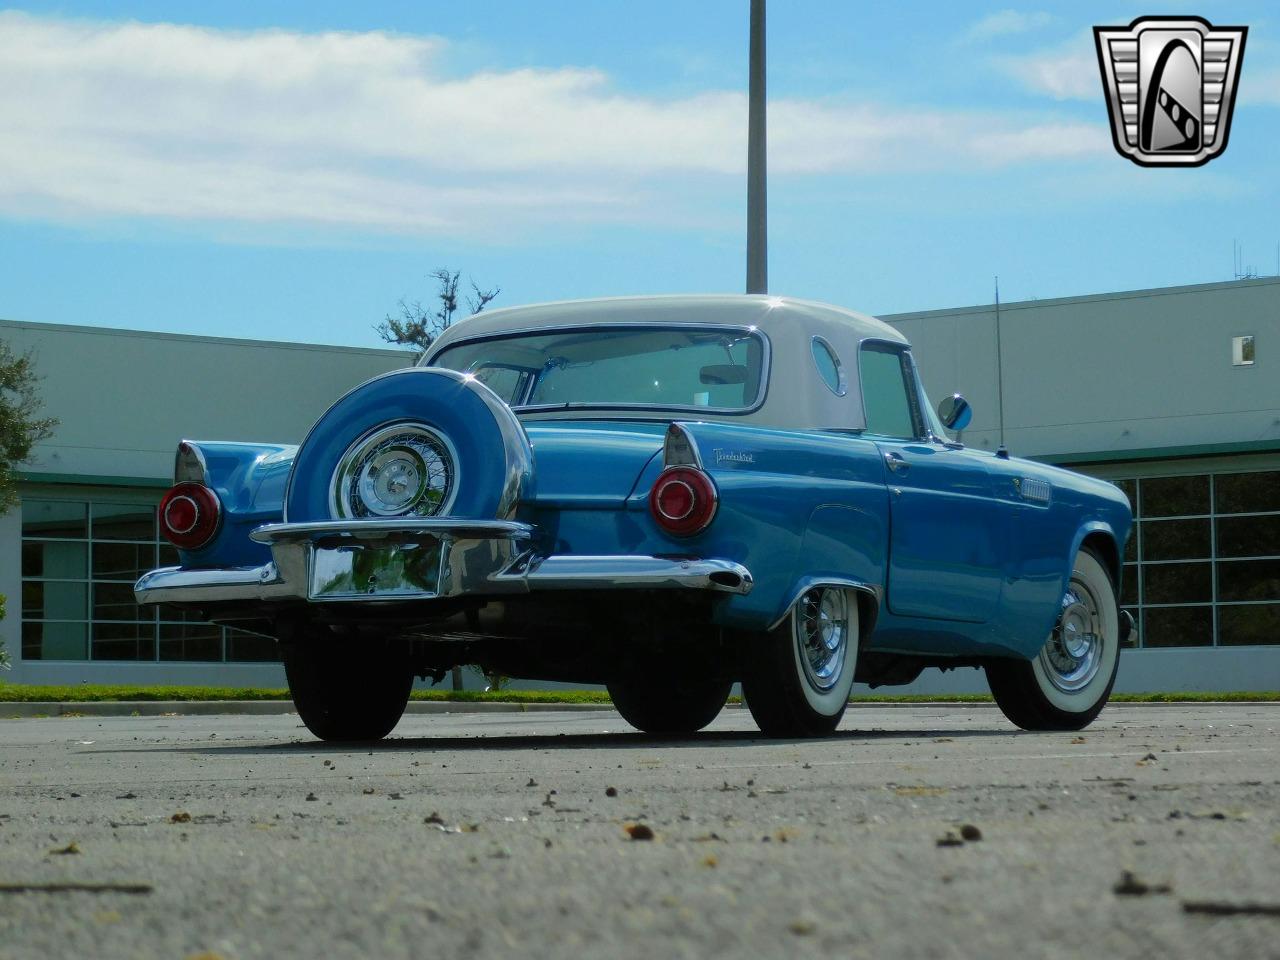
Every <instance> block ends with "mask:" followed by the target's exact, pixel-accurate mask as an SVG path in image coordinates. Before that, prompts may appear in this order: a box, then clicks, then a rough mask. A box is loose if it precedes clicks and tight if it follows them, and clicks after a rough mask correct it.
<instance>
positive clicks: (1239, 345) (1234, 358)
mask: <svg viewBox="0 0 1280 960" xmlns="http://www.w3.org/2000/svg"><path fill="white" fill-rule="evenodd" d="M1231 362H1232V363H1233V364H1235V365H1236V366H1237V367H1249V366H1252V365H1253V337H1232V338H1231Z"/></svg>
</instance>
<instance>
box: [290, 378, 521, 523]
mask: <svg viewBox="0 0 1280 960" xmlns="http://www.w3.org/2000/svg"><path fill="white" fill-rule="evenodd" d="M393 424H404V425H405V426H407V427H410V428H412V427H414V426H422V427H426V428H428V429H429V430H433V431H435V432H436V433H437V434H439V435H440V436H442V437H443V438H444V439H445V440H446V441H447V446H448V447H451V448H452V450H451V451H450V453H451V454H453V455H456V459H457V462H456V464H454V488H455V489H454V491H453V493H452V505H451V506H448V507H447V511H448V512H447V514H446V513H445V512H443V510H442V512H441V513H440V514H438V515H439V516H446V515H447V516H451V517H458V518H461V519H466V520H495V519H496V520H510V519H512V518H513V517H514V516H515V512H516V507H517V505H518V504H519V502H520V501H521V500H525V499H528V498H529V497H531V496H532V492H533V451H532V449H531V448H530V446H529V438H528V437H527V436H526V435H525V432H524V428H523V427H522V426H521V424H520V421H519V420H517V419H516V415H515V414H514V413H512V412H511V408H510V407H509V406H507V405H506V404H505V403H504V402H503V401H502V399H501V398H500V397H499V396H498V395H497V394H496V393H494V392H493V391H492V390H490V389H489V388H488V387H486V386H485V385H484V384H482V383H480V382H479V381H478V380H476V379H475V378H474V377H471V376H467V375H465V374H461V373H458V372H457V371H456V370H446V369H443V368H440V367H409V368H407V369H404V370H395V371H392V372H391V373H386V374H382V375H381V376H378V377H374V378H373V379H372V380H369V381H366V382H365V383H362V384H361V385H360V386H358V387H356V388H355V389H354V390H352V391H350V392H349V393H347V394H346V395H345V396H344V397H342V399H340V400H338V402H337V403H335V404H334V405H333V406H331V407H330V408H329V409H328V410H327V411H326V412H325V414H324V415H323V416H322V417H321V418H320V419H319V420H317V421H316V424H315V426H313V427H312V428H311V432H310V433H308V434H307V437H306V439H305V440H303V441H302V446H300V447H299V448H298V453H297V456H296V457H295V458H294V461H293V473H292V474H291V475H290V478H289V488H288V491H287V492H286V494H285V509H284V519H285V520H286V521H287V522H289V523H306V522H310V521H316V520H332V519H337V518H338V517H339V516H340V514H339V512H338V510H337V508H336V507H335V505H334V496H333V484H334V476H335V471H337V470H338V468H339V465H340V464H342V462H343V460H344V458H346V457H347V454H348V452H349V451H351V450H352V449H353V445H355V444H356V443H358V442H359V441H360V440H361V438H364V437H368V436H370V435H371V434H373V433H376V432H379V431H380V428H382V427H387V426H390V425H393ZM384 516H385V518H386V519H393V518H394V516H393V515H384ZM357 522H358V521H357Z"/></svg>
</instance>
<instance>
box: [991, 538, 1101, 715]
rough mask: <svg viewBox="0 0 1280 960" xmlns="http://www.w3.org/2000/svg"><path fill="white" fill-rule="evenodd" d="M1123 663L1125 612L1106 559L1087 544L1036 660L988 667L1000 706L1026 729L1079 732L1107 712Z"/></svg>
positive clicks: (1081, 551) (1072, 571)
mask: <svg viewBox="0 0 1280 960" xmlns="http://www.w3.org/2000/svg"><path fill="white" fill-rule="evenodd" d="M1119 665H1120V609H1119V605H1118V603H1117V600H1116V587H1115V582H1114V581H1113V580H1112V577H1111V574H1110V572H1109V571H1108V570H1107V567H1106V565H1105V564H1104V563H1103V562H1102V560H1101V558H1100V557H1099V556H1098V555H1097V554H1096V553H1094V552H1093V551H1092V550H1091V549H1090V548H1088V547H1083V548H1081V550H1080V552H1079V553H1078V554H1076V559H1075V563H1074V564H1072V569H1071V579H1070V582H1069V583H1068V584H1067V590H1066V593H1065V594H1064V595H1063V598H1062V610H1061V614H1060V617H1059V620H1058V623H1057V625H1056V626H1055V627H1054V629H1053V632H1052V633H1050V635H1049V637H1048V639H1046V640H1045V643H1044V646H1043V647H1041V649H1040V652H1039V653H1037V654H1036V656H1035V657H1034V658H1033V659H1031V660H1029V661H1022V660H1002V661H992V662H991V663H988V664H987V680H988V682H989V683H990V685H991V693H992V695H993V696H994V697H995V700H996V703H997V704H998V705H999V707H1000V709H1001V710H1002V711H1003V712H1004V715H1005V716H1006V717H1008V718H1009V719H1010V720H1011V721H1012V722H1013V723H1015V724H1017V725H1018V726H1020V727H1022V728H1023V729H1024V730H1080V729H1082V728H1084V727H1086V726H1088V725H1089V724H1090V723H1092V722H1093V720H1094V718H1095V717H1097V716H1098V714H1099V713H1101V712H1102V708H1103V707H1104V706H1106V703H1107V699H1108V698H1109V697H1110V696H1111V688H1112V686H1113V685H1114V684H1115V680H1116V672H1117V670H1118V669H1119Z"/></svg>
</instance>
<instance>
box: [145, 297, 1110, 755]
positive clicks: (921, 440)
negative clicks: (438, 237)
mask: <svg viewBox="0 0 1280 960" xmlns="http://www.w3.org/2000/svg"><path fill="white" fill-rule="evenodd" d="M969 415H970V413H969V408H968V405H967V404H966V403H965V401H964V400H963V399H962V398H960V397H959V396H954V397H948V398H946V399H944V400H943V401H942V403H941V404H940V405H939V408H938V410H937V412H936V413H935V412H934V410H933V408H932V407H931V406H930V404H929V402H928V400H927V399H926V397H925V393H924V390H923V388H922V386H921V384H920V382H919V378H918V376H917V373H916V367H915V364H914V362H913V360H912V356H911V350H910V347H909V345H908V344H907V343H906V341H905V340H904V339H903V337H902V336H901V335H900V334H898V333H897V331H895V330H894V329H893V328H892V327H889V326H887V325H885V324H883V323H881V322H879V321H878V320H875V319H872V318H871V317H867V316H864V315H861V314H857V313H852V312H849V311H847V310H842V309H838V308H836V307H831V306H826V305H822V304H817V303H809V302H805V301H800V300H791V299H783V298H775V297H763V296H678V297H645V298H635V299H617V300H596V301H580V302H572V303H552V304H545V305H539V306H530V307H518V308H514V309H507V310H496V311H493V312H490V313H484V314H481V315H478V316H475V317H472V318H470V319H468V320H465V321H462V322H460V323H458V324H456V325H455V326H454V327H452V328H451V329H450V330H448V331H447V332H446V333H445V334H444V335H443V336H441V337H440V338H439V339H438V340H437V341H436V342H435V343H434V344H433V345H432V347H431V350H430V352H429V353H428V354H427V356H425V357H424V358H423V361H422V363H421V364H419V365H418V366H416V367H412V368H408V369H404V370H397V371H394V372H392V373H388V374H385V375H383V376H380V377H375V378H374V379H372V380H370V381H368V382H367V383H364V384H362V385H361V386H359V387H357V388H355V389H354V390H352V391H351V392H350V393H348V394H347V395H346V396H344V397H342V398H341V399H339V400H338V401H337V402H336V403H335V404H334V405H333V406H332V407H330V408H329V409H328V410H327V411H325V413H324V414H323V416H321V417H320V419H319V420H317V421H316V423H315V426H313V427H312V428H311V432H310V433H308V434H307V436H306V439H304V440H303V442H302V444H301V445H300V446H297V447H293V446H283V445H271V444H257V443H255V444H249V443H228V442H222V441H219V442H194V441H189V440H184V441H182V443H181V444H180V445H179V447H178V453H177V463H176V471H175V477H174V479H175V486H174V487H173V488H172V489H171V490H169V492H168V493H167V494H166V495H165V497H164V499H163V501H162V503H161V506H160V517H161V528H162V530H164V532H165V535H166V536H167V537H168V538H169V539H170V540H171V541H173V543H174V544H175V545H176V546H177V547H178V548H179V549H180V551H181V553H180V556H181V560H182V564H181V566H178V567H168V568H165V569H161V570H154V571H152V572H151V573H148V574H147V575H146V576H144V577H143V578H142V579H141V580H139V581H138V583H137V586H136V592H137V596H138V599H139V601H140V602H143V603H166V604H174V605H177V606H178V607H181V608H184V609H186V610H188V611H194V612H195V613H196V614H197V615H198V616H201V617H204V618H207V619H210V620H213V621H215V622H218V623H223V624H229V625H234V626H236V627H238V628H240V629H243V630H250V631H256V632H259V633H262V634H266V635H268V636H273V637H276V638H278V639H279V641H280V645H281V651H282V655H283V659H284V664H285V670H286V673H287V676H288V679H289V686H290V689H291V690H292V693H293V697H294V700H295V702H296V704H297V707H298V712H299V713H300V714H301V716H302V719H303V720H304V721H305V723H306V725H307V726H308V727H309V728H310V729H311V731H312V732H313V733H314V734H315V735H316V736H318V737H321V738H324V739H331V740H350V739H370V738H377V737H381V736H384V735H385V734H387V733H388V732H389V731H390V730H391V729H392V728H393V727H394V726H395V725H396V723H397V721H398V720H399V718H400V716H401V714H402V713H403V711H404V707H405V703H406V701H407V699H408V696H409V690H410V686H411V684H412V682H413V678H414V677H415V676H423V677H427V676H430V677H434V678H436V679H439V678H441V677H442V676H444V674H445V673H446V671H448V670H449V669H450V668H451V667H453V666H455V665H457V664H462V663H475V664H480V665H481V666H482V667H483V668H484V669H486V670H487V671H491V672H496V673H500V674H505V675H509V676H513V677H526V678H533V679H544V680H563V681H574V682H583V683H603V684H605V685H607V687H608V689H609V693H610V695H611V696H612V698H613V701H614V703H615V704H616V705H617V708H618V710H619V711H621V713H622V715H623V716H624V717H625V718H626V719H627V720H628V721H629V722H630V723H632V724H634V725H635V726H636V727H638V728H640V729H641V730H646V731H649V732H652V733H663V734H682V733H692V732H694V731H696V730H699V729H700V728H702V727H704V726H705V725H706V724H708V723H710V722H711V720H712V719H713V718H714V717H715V716H716V715H717V713H719V711H720V709H721V708H722V707H723V706H724V703H725V700H726V699H727V697H728V694H729V690H730V687H731V685H732V684H733V682H734V681H739V680H740V681H741V682H742V687H743V692H744V694H745V696H746V700H747V705H748V706H749V707H750V709H751V714H752V716H753V717H754V718H755V721H756V722H757V723H758V724H759V726H760V729H761V730H762V731H764V733H765V734H767V735H769V736H780V737H807V736H819V735H822V734H825V733H828V732H830V731H832V730H834V729H835V727H836V725H837V724H838V723H839V722H840V718H841V716H842V714H843V713H844V710H845V706H846V704H847V702H848V699H849V691H850V687H851V685H852V684H853V682H854V681H855V680H856V681H859V682H865V683H869V684H872V685H879V684H902V683H908V682H910V681H911V680H913V679H914V678H915V677H917V676H918V675H919V674H920V672H921V670H923V669H924V668H926V667H940V668H943V669H947V668H951V667H958V666H975V667H982V668H983V669H985V671H986V674H987V677H988V679H989V681H990V684H991V690H992V692H993V693H994V695H995V699H996V702H997V703H998V704H999V705H1000V708H1001V709H1002V710H1003V711H1004V713H1005V715H1006V716H1007V717H1008V718H1009V719H1010V720H1012V721H1013V722H1014V723H1015V724H1017V725H1018V726H1021V727H1024V728H1026V729H1029V730H1064V729H1072V730H1073V729H1078V728H1081V727H1084V726H1085V725H1086V724H1088V723H1089V722H1090V721H1092V720H1093V718H1094V717H1096V716H1097V715H1098V712H1099V711H1100V710H1101V709H1102V707H1103V705H1104V704H1105V703H1106V701H1107V697H1108V696H1109V694H1110V692H1111V687H1112V684H1113V683H1114V681H1115V676H1116V667H1117V664H1118V657H1119V652H1120V645H1121V643H1122V642H1123V641H1124V639H1125V637H1126V635H1127V633H1128V631H1129V629H1130V626H1131V621H1130V620H1129V618H1128V617H1127V616H1126V615H1122V614H1121V612H1120V610H1119V609H1118V607H1117V603H1116V597H1117V595H1118V593H1119V580H1120V572H1121V568H1120V556H1121V553H1122V550H1123V547H1124V543H1125V538H1126V537H1127V535H1128V533H1129V526H1130V522H1131V515H1130V510H1129V505H1128V503H1127V502H1126V500H1125V497H1124V496H1123V494H1121V493H1120V491H1119V490H1118V489H1116V488H1115V487H1114V486H1112V485H1111V484H1108V483H1103V482H1101V481H1099V480H1094V479H1091V478H1088V477H1083V476H1080V475H1078V474H1075V473H1070V472H1068V471H1065V470H1060V469H1055V468H1052V467H1048V466H1045V465H1043V464H1039V463H1033V462H1029V461H1026V460H1019V459H1016V458H1011V457H1008V456H1004V455H1003V454H1002V452H1001V453H998V454H991V453H986V452H981V451H977V450H970V449H967V448H966V447H965V446H964V445H963V444H961V443H957V442H955V441H954V440H952V439H949V438H948V435H947V433H946V432H945V431H947V430H953V431H955V430H962V429H963V428H964V426H965V424H966V423H967V422H968V420H969Z"/></svg>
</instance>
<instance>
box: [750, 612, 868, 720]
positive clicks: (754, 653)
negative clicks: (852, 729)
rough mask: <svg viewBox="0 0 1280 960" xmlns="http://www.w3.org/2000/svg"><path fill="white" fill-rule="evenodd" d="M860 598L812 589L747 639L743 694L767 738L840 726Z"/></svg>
mask: <svg viewBox="0 0 1280 960" xmlns="http://www.w3.org/2000/svg"><path fill="white" fill-rule="evenodd" d="M858 636H859V630H858V599H857V596H856V594H855V593H854V592H853V591H850V590H845V589H842V588H839V587H815V588H814V589H812V590H810V591H808V592H807V593H805V594H804V596H802V597H801V598H800V599H799V600H798V601H797V602H796V604H795V606H794V607H792V609H791V612H790V613H789V614H787V617H786V619H785V620H783V621H782V623H780V624H778V626H776V627H774V628H773V629H772V630H770V631H768V632H766V633H758V634H752V635H751V636H750V638H749V646H748V653H747V657H748V659H747V664H746V669H745V676H743V678H742V692H743V694H744V695H745V697H746V700H747V707H748V708H749V709H750V710H751V716H752V717H753V718H754V719H755V721H756V725H757V726H759V727H760V732H761V733H763V734H764V735H765V736H766V737H787V738H796V737H825V736H827V735H828V734H830V733H831V732H833V731H834V730H835V729H836V727H838V726H839V725H840V720H841V718H842V717H843V716H844V711H845V708H846V707H848V705H849V691H850V689H852V687H853V674H854V669H855V667H856V665H857V659H858Z"/></svg>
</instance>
